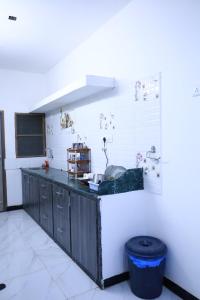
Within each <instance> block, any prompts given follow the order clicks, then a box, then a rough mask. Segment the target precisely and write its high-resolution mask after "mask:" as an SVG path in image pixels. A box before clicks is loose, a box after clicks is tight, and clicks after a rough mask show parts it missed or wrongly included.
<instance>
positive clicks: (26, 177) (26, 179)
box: [22, 172, 30, 213]
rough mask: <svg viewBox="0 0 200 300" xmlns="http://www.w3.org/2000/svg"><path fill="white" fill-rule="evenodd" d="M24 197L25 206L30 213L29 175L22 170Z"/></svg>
mask: <svg viewBox="0 0 200 300" xmlns="http://www.w3.org/2000/svg"><path fill="white" fill-rule="evenodd" d="M22 197H23V207H24V209H25V210H26V212H27V213H30V203H29V202H30V201H29V175H28V174H26V173H24V172H22Z"/></svg>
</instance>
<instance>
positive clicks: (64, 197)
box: [53, 184, 71, 253]
mask: <svg viewBox="0 0 200 300" xmlns="http://www.w3.org/2000/svg"><path fill="white" fill-rule="evenodd" d="M69 211H70V198H69V192H68V191H67V190H65V189H63V188H62V187H60V186H59V185H56V184H54V186H53V218H54V239H55V240H56V242H57V243H58V244H60V246H61V247H63V248H64V249H65V250H66V251H67V252H68V253H70V250H71V247H70V213H69Z"/></svg>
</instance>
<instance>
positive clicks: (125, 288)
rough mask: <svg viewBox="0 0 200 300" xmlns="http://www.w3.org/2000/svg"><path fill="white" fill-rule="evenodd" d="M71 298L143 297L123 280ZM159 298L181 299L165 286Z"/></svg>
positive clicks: (123, 299)
mask: <svg viewBox="0 0 200 300" xmlns="http://www.w3.org/2000/svg"><path fill="white" fill-rule="evenodd" d="M69 299H70V300H139V299H141V298H138V297H136V296H135V295H134V294H133V293H132V292H131V290H130V287H129V284H128V282H123V283H120V284H117V285H114V286H112V287H110V288H106V289H105V290H101V289H99V288H97V289H95V290H91V291H89V292H87V293H84V294H81V295H78V296H75V297H71V298H69ZM155 299H159V300H181V299H180V298H179V297H177V296H175V295H174V294H173V293H171V292H170V291H169V290H168V289H166V288H163V292H162V295H161V296H160V297H159V298H155Z"/></svg>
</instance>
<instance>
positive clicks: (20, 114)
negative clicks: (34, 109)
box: [15, 112, 46, 158]
mask: <svg viewBox="0 0 200 300" xmlns="http://www.w3.org/2000/svg"><path fill="white" fill-rule="evenodd" d="M23 115H29V116H41V117H42V134H17V129H18V128H17V117H18V116H23ZM22 136H29V137H31V136H42V140H43V153H42V154H41V155H26V156H24V155H19V153H18V137H22ZM15 154H16V158H30V157H45V156H46V127H45V114H44V113H18V112H16V113H15Z"/></svg>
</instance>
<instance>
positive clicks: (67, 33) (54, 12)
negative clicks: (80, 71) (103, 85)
mask: <svg viewBox="0 0 200 300" xmlns="http://www.w3.org/2000/svg"><path fill="white" fill-rule="evenodd" d="M129 2H131V0H0V68H6V69H16V70H22V71H27V72H38V73H43V72H46V71H48V70H49V69H50V68H51V67H53V66H54V65H55V64H56V63H57V62H58V61H59V60H60V59H62V58H63V57H64V56H65V55H67V54H69V53H70V52H71V51H72V50H73V49H74V48H76V47H77V46H78V45H79V44H81V43H82V42H83V41H84V40H86V39H87V38H88V37H89V36H90V35H91V34H92V33H93V32H95V31H96V30H97V29H98V28H99V27H101V26H102V25H103V24H104V23H105V22H106V21H108V20H109V19H110V18H111V17H112V16H113V15H114V14H116V13H117V12H118V11H119V10H120V9H122V8H123V7H124V6H125V5H127V4H128V3H129ZM10 15H11V16H16V17H17V21H16V22H15V21H10V20H8V16H10Z"/></svg>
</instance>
